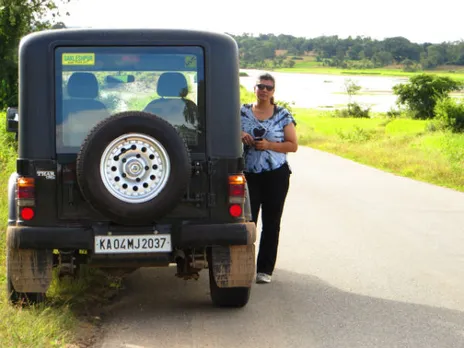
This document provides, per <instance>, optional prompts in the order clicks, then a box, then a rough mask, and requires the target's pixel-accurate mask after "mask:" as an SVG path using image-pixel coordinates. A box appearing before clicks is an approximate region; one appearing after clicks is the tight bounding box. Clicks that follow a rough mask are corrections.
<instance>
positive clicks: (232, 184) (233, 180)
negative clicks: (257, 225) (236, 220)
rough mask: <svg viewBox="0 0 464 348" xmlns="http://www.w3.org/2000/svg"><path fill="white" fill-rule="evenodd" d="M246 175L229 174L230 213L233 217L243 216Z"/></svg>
mask: <svg viewBox="0 0 464 348" xmlns="http://www.w3.org/2000/svg"><path fill="white" fill-rule="evenodd" d="M245 183H246V180H245V176H244V175H243V174H235V175H229V203H230V204H231V205H230V206H229V214H230V215H231V216H232V217H240V216H242V212H243V209H242V206H243V204H244V202H245Z"/></svg>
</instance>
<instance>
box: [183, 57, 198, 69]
mask: <svg viewBox="0 0 464 348" xmlns="http://www.w3.org/2000/svg"><path fill="white" fill-rule="evenodd" d="M185 67H186V68H196V67H197V57H196V56H186V57H185Z"/></svg>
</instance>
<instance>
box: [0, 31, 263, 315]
mask: <svg viewBox="0 0 464 348" xmlns="http://www.w3.org/2000/svg"><path fill="white" fill-rule="evenodd" d="M19 65H20V84H19V88H20V105H19V112H18V116H19V117H18V141H19V144H18V159H17V170H16V172H15V173H13V174H12V175H11V177H10V183H9V222H8V229H7V278H8V279H7V282H8V294H9V298H10V300H11V301H12V302H17V301H22V300H24V299H27V300H30V301H34V302H38V301H41V300H43V299H44V295H45V293H46V291H47V289H48V287H49V285H50V282H51V280H52V269H53V268H54V267H58V269H59V271H60V274H66V273H70V274H73V273H75V272H76V270H78V269H79V266H80V265H81V264H83V263H85V264H88V265H89V266H93V267H103V268H113V269H114V268H116V269H127V270H131V269H137V268H139V267H153V266H155V267H160V266H170V265H176V273H175V274H176V275H177V276H178V277H181V278H184V279H189V278H197V277H198V275H199V271H200V270H202V269H203V268H208V269H209V280H210V290H211V298H212V301H213V303H214V304H216V305H219V306H244V305H246V303H247V302H248V299H249V295H250V288H251V283H252V279H253V277H254V272H255V267H254V261H255V246H254V243H255V239H256V227H255V224H254V223H253V222H250V221H249V220H250V219H249V217H248V216H247V215H248V214H247V211H248V209H249V202H248V200H247V194H246V182H245V178H244V176H243V172H242V170H243V160H242V156H241V144H240V124H239V123H240V119H239V107H240V99H239V98H240V96H239V72H238V52H237V45H236V43H235V42H234V41H233V40H232V39H231V38H230V37H229V36H227V35H222V34H213V33H206V32H195V31H181V30H95V29H90V30H89V29H85V30H54V31H48V32H40V33H35V34H32V35H29V36H28V37H26V38H24V39H23V41H22V42H21V45H20V61H19ZM9 120H10V118H9Z"/></svg>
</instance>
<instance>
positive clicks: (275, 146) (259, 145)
mask: <svg viewBox="0 0 464 348" xmlns="http://www.w3.org/2000/svg"><path fill="white" fill-rule="evenodd" d="M255 147H256V150H262V151H264V150H271V151H275V152H282V153H287V152H296V150H298V138H297V136H296V129H295V124H294V123H293V122H291V123H289V124H288V125H287V126H285V127H284V141H283V142H281V143H277V142H273V141H268V140H266V139H263V140H261V141H255Z"/></svg>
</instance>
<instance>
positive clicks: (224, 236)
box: [7, 222, 256, 250]
mask: <svg viewBox="0 0 464 348" xmlns="http://www.w3.org/2000/svg"><path fill="white" fill-rule="evenodd" d="M106 232H107V231H104V230H102V229H101V228H99V229H98V230H97V229H93V228H87V229H86V228H78V227H35V226H34V227H32V226H8V228H7V243H8V244H7V245H8V246H9V247H12V248H15V249H86V250H93V248H94V236H95V235H102V234H106ZM163 233H171V235H172V241H173V246H174V247H175V248H186V247H204V246H209V245H250V244H254V243H255V241H256V225H255V224H254V223H253V222H246V223H233V224H208V225H184V226H182V227H181V229H180V230H177V231H171V230H170V229H169V228H165V229H163ZM134 234H140V233H134Z"/></svg>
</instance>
